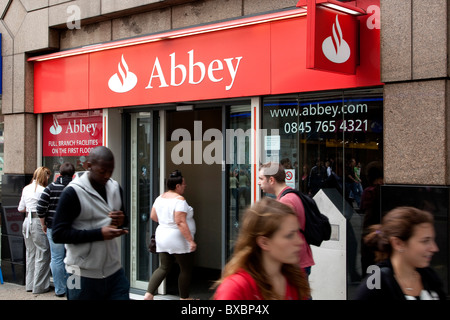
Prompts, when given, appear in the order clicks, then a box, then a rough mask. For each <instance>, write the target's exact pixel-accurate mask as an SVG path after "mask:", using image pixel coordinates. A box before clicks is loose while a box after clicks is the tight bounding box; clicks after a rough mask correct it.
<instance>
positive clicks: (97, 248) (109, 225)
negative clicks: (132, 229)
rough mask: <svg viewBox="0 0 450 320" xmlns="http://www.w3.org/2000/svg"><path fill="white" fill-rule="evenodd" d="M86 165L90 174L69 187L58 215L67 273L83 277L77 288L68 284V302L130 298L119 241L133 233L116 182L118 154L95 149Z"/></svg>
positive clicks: (56, 220)
mask: <svg viewBox="0 0 450 320" xmlns="http://www.w3.org/2000/svg"><path fill="white" fill-rule="evenodd" d="M87 166H88V171H87V172H86V173H84V174H83V175H81V176H80V177H78V178H76V179H74V180H73V181H72V182H71V183H70V184H69V185H68V186H67V187H66V188H65V189H64V191H63V193H62V194H61V198H60V200H59V203H58V207H57V209H56V213H55V216H54V226H53V240H54V241H55V242H56V243H65V245H66V249H67V254H66V258H65V259H64V262H65V264H66V270H67V272H68V273H69V274H75V276H79V279H77V280H78V282H77V281H75V285H68V286H67V298H68V299H69V300H94V299H100V300H128V299H129V289H130V284H129V281H128V279H127V278H126V276H125V272H124V270H123V268H122V265H121V261H120V254H119V251H118V246H117V241H116V240H115V238H117V237H120V236H122V235H124V234H127V233H128V230H126V229H125V228H126V226H127V224H128V217H127V216H126V215H125V214H124V206H123V191H122V188H121V187H120V185H119V183H118V182H117V181H115V180H113V179H111V176H112V173H113V171H114V155H113V153H112V152H111V150H110V149H108V148H106V147H103V146H100V147H96V148H94V149H92V151H91V153H90V154H89V156H88V161H87ZM70 280H71V277H69V279H68V281H70ZM68 284H69V282H68Z"/></svg>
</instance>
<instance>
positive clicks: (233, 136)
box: [226, 104, 251, 257]
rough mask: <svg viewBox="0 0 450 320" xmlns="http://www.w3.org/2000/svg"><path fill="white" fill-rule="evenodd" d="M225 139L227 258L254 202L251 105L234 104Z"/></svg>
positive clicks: (231, 108)
mask: <svg viewBox="0 0 450 320" xmlns="http://www.w3.org/2000/svg"><path fill="white" fill-rule="evenodd" d="M226 137H227V139H226V140H227V141H226V173H227V175H228V180H227V185H228V188H227V201H226V207H227V218H226V221H227V224H226V225H227V242H226V243H227V248H226V250H227V257H229V256H230V255H231V254H232V252H233V248H234V243H235V241H236V237H237V234H238V230H239V222H240V219H241V217H242V215H243V214H244V211H245V208H246V207H247V206H249V205H250V201H251V197H250V196H251V166H250V154H251V149H250V147H251V144H250V140H251V106H250V104H245V105H235V106H231V107H230V109H229V115H228V124H227V134H226Z"/></svg>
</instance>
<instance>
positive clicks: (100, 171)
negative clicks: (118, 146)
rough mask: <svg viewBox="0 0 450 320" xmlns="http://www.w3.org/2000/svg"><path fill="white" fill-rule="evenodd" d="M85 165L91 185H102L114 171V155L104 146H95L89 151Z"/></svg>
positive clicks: (96, 186)
mask: <svg viewBox="0 0 450 320" xmlns="http://www.w3.org/2000/svg"><path fill="white" fill-rule="evenodd" d="M87 166H88V170H89V180H90V181H91V184H92V186H94V188H96V189H97V188H99V187H103V186H105V185H106V183H107V182H108V180H109V179H110V178H111V176H112V173H113V171H114V155H113V153H112V152H111V150H109V149H108V148H106V147H103V146H100V147H96V148H94V149H92V151H91V152H90V153H89V156H88V160H87Z"/></svg>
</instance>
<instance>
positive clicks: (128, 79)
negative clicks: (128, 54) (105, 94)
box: [108, 55, 137, 93]
mask: <svg viewBox="0 0 450 320" xmlns="http://www.w3.org/2000/svg"><path fill="white" fill-rule="evenodd" d="M117 69H118V73H115V74H114V75H113V76H112V77H111V78H109V81H108V87H109V88H110V89H111V90H112V91H114V92H117V93H124V92H128V91H130V90H131V89H133V88H134V87H135V86H136V84H137V77H136V75H135V74H134V73H133V72H131V71H130V70H129V69H128V65H127V63H126V61H125V58H124V57H123V55H122V59H121V60H120V62H119V64H118V66H117Z"/></svg>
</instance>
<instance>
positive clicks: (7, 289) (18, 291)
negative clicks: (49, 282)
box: [0, 282, 179, 301]
mask: <svg viewBox="0 0 450 320" xmlns="http://www.w3.org/2000/svg"><path fill="white" fill-rule="evenodd" d="M143 299H144V296H143V295H138V294H133V293H130V300H143ZM2 300H59V301H63V300H67V298H66V297H62V298H60V297H57V296H56V295H55V291H54V290H50V291H49V292H46V293H40V294H35V293H32V292H27V291H26V290H25V286H22V285H19V284H15V283H9V282H4V283H3V284H0V301H2ZM155 300H179V297H177V296H174V295H157V296H155Z"/></svg>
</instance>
